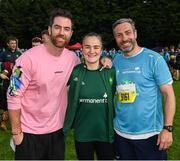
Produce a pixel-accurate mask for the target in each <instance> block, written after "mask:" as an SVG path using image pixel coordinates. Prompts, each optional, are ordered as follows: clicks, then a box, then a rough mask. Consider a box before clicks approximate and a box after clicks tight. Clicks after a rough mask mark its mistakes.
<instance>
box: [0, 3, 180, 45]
mask: <svg viewBox="0 0 180 161" xmlns="http://www.w3.org/2000/svg"><path fill="white" fill-rule="evenodd" d="M55 7H56V8H57V7H61V8H66V9H69V10H70V11H71V12H72V13H73V15H74V19H75V28H74V35H73V37H72V41H71V42H70V43H74V42H77V41H81V40H82V37H83V35H84V34H85V33H87V32H90V31H95V32H98V33H100V34H102V36H103V38H104V41H105V47H108V48H110V47H115V43H114V39H113V35H112V29H111V25H112V23H113V22H114V21H115V20H117V19H119V18H122V17H131V18H133V19H134V20H135V22H136V25H137V29H138V39H139V43H140V44H141V45H142V46H147V47H155V46H166V45H168V46H169V45H171V44H174V45H177V44H178V43H179V40H180V21H179V19H180V3H179V0H129V1H126V0H98V1H97V0H61V1H60V0H0V19H1V21H0V35H1V36H0V46H5V39H6V37H7V36H9V35H14V36H16V37H17V38H18V39H19V46H20V48H29V47H30V46H31V39H32V37H34V36H40V33H41V31H42V30H44V29H47V27H48V18H49V13H50V11H51V10H52V9H53V8H55Z"/></svg>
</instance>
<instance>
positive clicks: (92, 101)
mask: <svg viewBox="0 0 180 161" xmlns="http://www.w3.org/2000/svg"><path fill="white" fill-rule="evenodd" d="M79 103H94V104H99V103H107V94H106V93H104V95H103V96H102V98H99V99H87V98H86V99H83V98H80V99H79Z"/></svg>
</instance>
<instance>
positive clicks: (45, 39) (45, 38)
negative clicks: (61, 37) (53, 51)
mask: <svg viewBox="0 0 180 161" xmlns="http://www.w3.org/2000/svg"><path fill="white" fill-rule="evenodd" d="M41 39H42V43H45V44H46V43H48V42H49V39H50V37H49V32H48V30H43V31H42V32H41Z"/></svg>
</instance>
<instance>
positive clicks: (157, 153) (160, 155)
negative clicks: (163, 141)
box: [115, 134, 167, 160]
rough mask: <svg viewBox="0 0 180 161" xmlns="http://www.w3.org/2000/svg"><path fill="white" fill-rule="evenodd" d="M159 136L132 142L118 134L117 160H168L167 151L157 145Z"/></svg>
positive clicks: (116, 144)
mask: <svg viewBox="0 0 180 161" xmlns="http://www.w3.org/2000/svg"><path fill="white" fill-rule="evenodd" d="M157 137H158V135H155V136H152V137H150V138H148V139H142V140H130V139H126V138H123V137H121V136H119V135H117V134H116V140H115V148H116V159H120V160H167V154H166V151H165V150H159V146H157V145H156V143H157Z"/></svg>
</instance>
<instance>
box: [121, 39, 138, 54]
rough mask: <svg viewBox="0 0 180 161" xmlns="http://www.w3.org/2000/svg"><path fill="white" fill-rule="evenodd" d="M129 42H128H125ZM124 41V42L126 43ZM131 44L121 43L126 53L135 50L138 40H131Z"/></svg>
mask: <svg viewBox="0 0 180 161" xmlns="http://www.w3.org/2000/svg"><path fill="white" fill-rule="evenodd" d="M125 43H127V42H125ZM125 43H124V44H125ZM128 43H129V44H130V45H129V46H124V45H123V44H119V45H118V46H119V48H120V49H121V50H122V51H123V52H124V53H129V52H131V51H132V50H134V48H135V46H136V41H131V42H128Z"/></svg>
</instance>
